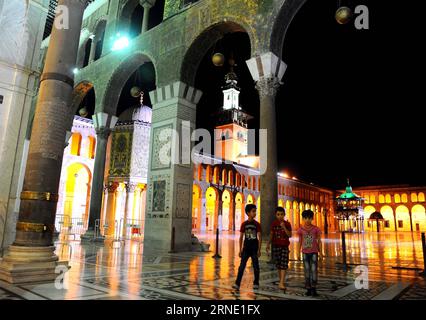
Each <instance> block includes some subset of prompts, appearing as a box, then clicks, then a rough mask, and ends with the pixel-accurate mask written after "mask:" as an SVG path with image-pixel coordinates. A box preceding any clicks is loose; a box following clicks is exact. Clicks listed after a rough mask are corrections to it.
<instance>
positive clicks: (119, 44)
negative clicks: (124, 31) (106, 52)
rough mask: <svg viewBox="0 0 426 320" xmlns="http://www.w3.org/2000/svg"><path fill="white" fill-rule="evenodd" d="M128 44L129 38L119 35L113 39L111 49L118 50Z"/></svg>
mask: <svg viewBox="0 0 426 320" xmlns="http://www.w3.org/2000/svg"><path fill="white" fill-rule="evenodd" d="M128 46H129V38H127V37H126V36H123V37H120V38H118V39H117V40H115V42H114V45H113V46H112V51H120V50H123V49H125V48H127V47H128Z"/></svg>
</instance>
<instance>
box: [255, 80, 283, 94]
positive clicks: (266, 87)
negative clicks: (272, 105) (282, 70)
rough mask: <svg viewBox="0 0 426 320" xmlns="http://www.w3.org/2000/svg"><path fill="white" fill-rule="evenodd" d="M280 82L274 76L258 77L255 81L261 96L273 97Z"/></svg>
mask: <svg viewBox="0 0 426 320" xmlns="http://www.w3.org/2000/svg"><path fill="white" fill-rule="evenodd" d="M280 85H281V82H280V81H279V80H278V78H276V77H270V78H260V79H259V81H257V82H256V89H257V91H259V95H260V96H261V97H268V96H269V97H275V96H276V94H277V91H278V88H279V87H280Z"/></svg>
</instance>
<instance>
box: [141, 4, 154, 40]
mask: <svg viewBox="0 0 426 320" xmlns="http://www.w3.org/2000/svg"><path fill="white" fill-rule="evenodd" d="M141 5H142V7H143V20H142V34H143V33H145V32H147V31H148V23H149V11H150V10H151V8H152V6H153V4H152V3H150V1H143V0H141Z"/></svg>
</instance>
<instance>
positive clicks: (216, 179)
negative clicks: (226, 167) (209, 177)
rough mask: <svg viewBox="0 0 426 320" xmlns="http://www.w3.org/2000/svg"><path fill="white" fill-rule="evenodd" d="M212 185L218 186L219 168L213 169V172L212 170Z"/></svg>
mask: <svg viewBox="0 0 426 320" xmlns="http://www.w3.org/2000/svg"><path fill="white" fill-rule="evenodd" d="M213 183H215V184H219V167H214V170H213Z"/></svg>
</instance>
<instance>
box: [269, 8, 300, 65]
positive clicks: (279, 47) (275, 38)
mask: <svg viewBox="0 0 426 320" xmlns="http://www.w3.org/2000/svg"><path fill="white" fill-rule="evenodd" d="M305 2H306V0H284V3H283V4H282V6H281V8H280V10H279V12H278V14H277V16H276V18H275V19H274V20H273V22H272V23H273V26H272V33H271V37H270V51H271V52H273V53H275V54H276V55H277V56H278V57H282V55H283V47H284V40H285V36H286V34H287V30H288V28H289V26H290V24H291V22H292V21H293V18H294V17H295V15H296V13H297V12H298V11H299V10H300V8H301V7H302V6H303V5H304V4H305Z"/></svg>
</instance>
